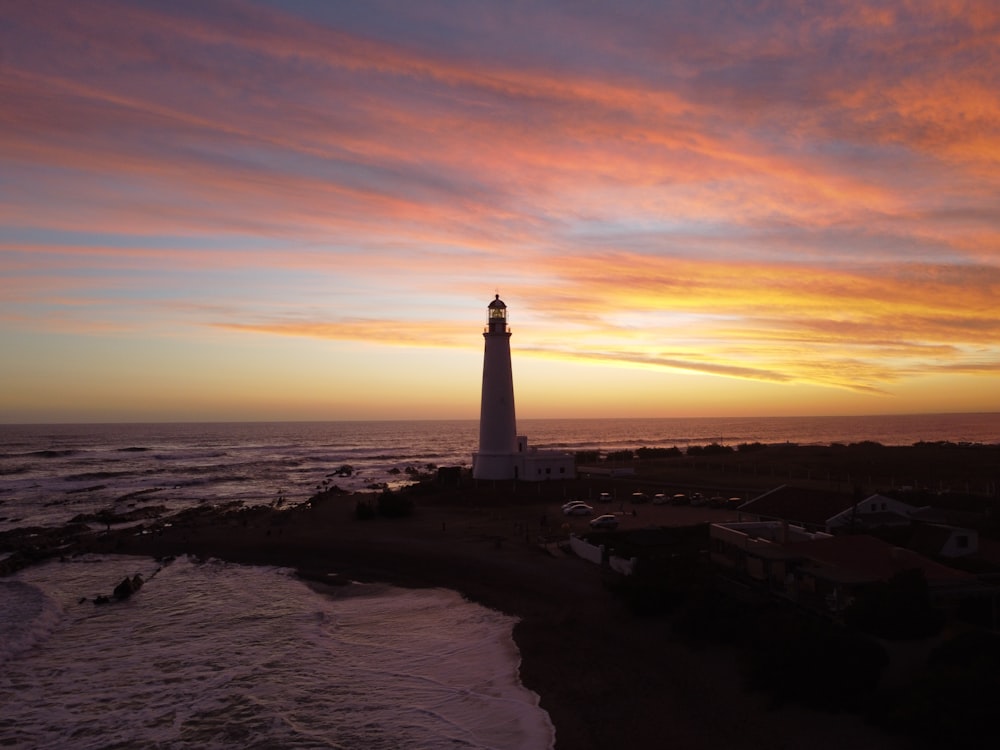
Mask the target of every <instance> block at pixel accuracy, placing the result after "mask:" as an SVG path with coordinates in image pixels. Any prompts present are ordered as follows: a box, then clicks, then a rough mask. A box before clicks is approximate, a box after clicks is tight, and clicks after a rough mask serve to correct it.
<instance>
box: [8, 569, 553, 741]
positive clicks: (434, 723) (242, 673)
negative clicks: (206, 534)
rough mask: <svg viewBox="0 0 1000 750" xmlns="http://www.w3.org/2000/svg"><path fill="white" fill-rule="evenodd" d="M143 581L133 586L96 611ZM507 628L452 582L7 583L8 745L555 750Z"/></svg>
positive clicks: (176, 573)
mask: <svg viewBox="0 0 1000 750" xmlns="http://www.w3.org/2000/svg"><path fill="white" fill-rule="evenodd" d="M136 573H138V574H140V575H143V576H144V578H145V579H146V583H145V585H144V586H143V587H142V588H141V589H140V591H139V592H138V593H136V594H135V595H133V596H132V597H131V598H129V599H128V600H126V601H123V602H112V603H109V604H103V605H96V604H94V602H93V599H94V597H95V596H97V595H100V594H110V593H111V590H112V589H113V588H114V586H115V584H116V583H117V582H118V581H120V580H121V579H122V578H123V577H125V576H132V575H135V574H136ZM513 623H514V620H513V619H512V618H510V617H508V616H506V615H502V614H500V613H497V612H494V611H492V610H489V609H486V608H484V607H481V606H479V605H475V604H471V603H468V602H466V601H464V600H463V599H462V598H461V597H460V596H459V595H458V594H456V593H454V592H451V591H446V590H441V589H419V590H409V589H399V588H393V587H390V586H384V585H373V584H353V585H350V586H347V587H324V586H321V587H319V588H318V589H317V588H314V587H312V586H310V585H308V584H306V583H305V582H303V581H301V580H299V579H297V578H295V577H294V575H292V574H291V572H290V571H287V570H283V569H275V568H266V567H251V566H240V565H232V564H227V563H223V562H218V561H208V562H197V561H194V560H190V559H187V558H179V559H177V560H175V561H173V562H172V563H170V564H167V565H165V566H162V567H161V566H160V565H159V564H157V563H155V562H154V561H152V560H146V559H143V558H131V557H114V556H111V557H96V556H94V557H80V558H74V559H73V560H70V561H66V562H51V563H47V564H45V565H41V566H37V567H33V568H29V569H27V570H22V571H20V572H19V573H18V574H16V575H15V576H12V577H8V578H6V579H0V707H2V710H0V746H3V747H25V748H28V747H31V748H60V749H61V748H66V747H73V748H140V747H141V748H220V749H221V748H233V747H241V748H275V747H281V748H375V749H377V748H387V749H388V748H393V749H396V748H404V747H405V748H428V749H431V748H434V749H437V748H444V747H450V748H511V749H512V750H513V749H514V748H550V747H552V745H553V743H554V729H553V727H552V725H551V723H550V722H549V719H548V715H547V714H546V713H545V712H544V711H542V710H541V709H540V708H539V706H538V697H537V695H535V694H534V693H532V692H531V691H529V690H527V689H526V688H524V687H523V686H522V685H521V684H520V682H519V680H518V674H517V669H518V664H519V658H518V652H517V649H516V647H515V645H514V643H513V641H512V639H511V629H512V626H513Z"/></svg>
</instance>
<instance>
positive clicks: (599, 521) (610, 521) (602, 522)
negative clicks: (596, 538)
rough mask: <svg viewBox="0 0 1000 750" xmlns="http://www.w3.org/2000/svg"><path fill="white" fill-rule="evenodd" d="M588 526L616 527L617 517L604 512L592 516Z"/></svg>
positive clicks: (598, 527)
mask: <svg viewBox="0 0 1000 750" xmlns="http://www.w3.org/2000/svg"><path fill="white" fill-rule="evenodd" d="M590 528H592V529H617V528H618V518H617V516H613V515H611V514H610V513H605V514H604V515H603V516H598V517H597V518H592V519H591V521H590Z"/></svg>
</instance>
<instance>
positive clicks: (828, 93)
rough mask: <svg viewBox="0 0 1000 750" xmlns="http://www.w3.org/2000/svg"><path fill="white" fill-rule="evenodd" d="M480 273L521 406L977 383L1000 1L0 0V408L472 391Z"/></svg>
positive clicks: (996, 118)
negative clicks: (0, 1)
mask: <svg viewBox="0 0 1000 750" xmlns="http://www.w3.org/2000/svg"><path fill="white" fill-rule="evenodd" d="M814 7H815V9H814ZM819 8H821V10H819ZM496 293H499V294H500V296H501V298H502V299H503V300H504V301H505V302H506V303H507V305H508V309H509V319H510V326H511V329H512V331H513V336H512V338H511V348H512V356H513V368H514V384H515V391H516V399H517V416H518V417H519V418H531V417H574V416H579V417H601V416H609V417H633V416H635V417H640V416H647V417H670V416H678V417H681V416H683V417H687V416H748V415H749V416H752V415H762V416H764V415H774V416H780V415H793V414H801V415H827V414H884V413H907V412H951V411H960V412H961V411H1000V4H998V3H996V2H990V1H989V0H983V2H974V1H972V2H958V1H957V0H955V1H946V0H940V1H935V0H912V2H877V1H874V2H871V1H870V2H829V3H826V2H825V3H817V4H815V6H814V5H813V4H811V3H802V2H798V1H795V2H793V1H792V0H789V1H788V2H780V1H776V2H764V1H762V0H756V1H750V0H747V1H746V2H741V1H740V0H732V1H728V2H722V1H721V0H720V2H706V1H705V0H690V1H677V2H669V1H666V0H661V1H660V2H627V1H623V0H619V1H618V2H579V1H576V0H564V1H562V2H560V1H556V0H551V1H549V2H500V1H497V2H485V1H480V2H477V1H475V0H452V1H451V2H444V1H439V0H421V1H420V2H409V1H397V2H387V1H380V0H374V1H372V0H368V1H366V2H324V1H321V0H314V1H310V0H271V1H270V2H269V1H267V0H253V1H250V0H222V1H221V2H217V1H214V0H213V1H209V0H161V1H159V2H135V1H132V0H122V2H91V1H90V0H67V1H65V2H58V1H54V0H53V1H48V0H32V2H20V3H6V4H4V10H3V18H2V21H0V422H6V423H15V422H35V421H41V422H56V421H69V422H85V421H151V420H156V421H161V420H177V421H190V420H267V419H289V420H291V419H322V420H326V419H391V418H471V419H475V418H478V416H479V388H480V384H481V369H482V357H483V339H482V335H481V334H482V330H483V326H484V325H485V322H486V306H487V304H488V303H489V302H490V301H491V300H492V299H493V296H494V294H496Z"/></svg>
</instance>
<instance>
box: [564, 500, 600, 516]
mask: <svg viewBox="0 0 1000 750" xmlns="http://www.w3.org/2000/svg"><path fill="white" fill-rule="evenodd" d="M593 512H594V509H593V508H591V507H590V506H589V505H587V504H586V503H580V504H579V505H571V506H570V507H568V508H563V513H565V514H566V515H567V516H589V515H590V514H591V513H593Z"/></svg>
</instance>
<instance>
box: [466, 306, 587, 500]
mask: <svg viewBox="0 0 1000 750" xmlns="http://www.w3.org/2000/svg"><path fill="white" fill-rule="evenodd" d="M487 309H488V310H489V315H488V316H487V319H486V330H485V331H483V338H484V339H485V340H486V351H485V353H484V354H483V400H482V405H481V407H480V410H479V452H478V453H473V454H472V476H473V478H474V479H524V480H526V481H529V482H544V481H547V480H550V479H572V478H573V477H575V476H576V462H575V460H574V457H573V456H572V455H570V454H569V453H563V452H560V451H552V450H542V451H540V450H538V449H536V448H531V449H529V448H528V438H527V437H525V436H524V435H518V434H517V425H516V422H515V421H514V377H513V375H512V374H511V368H510V329H509V328H507V305H505V304H504V303H503V300H501V299H500V295H499V294H498V295H496V298H495V299H494V300H493V301H492V302H490V304H489V307H488V308H487Z"/></svg>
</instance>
